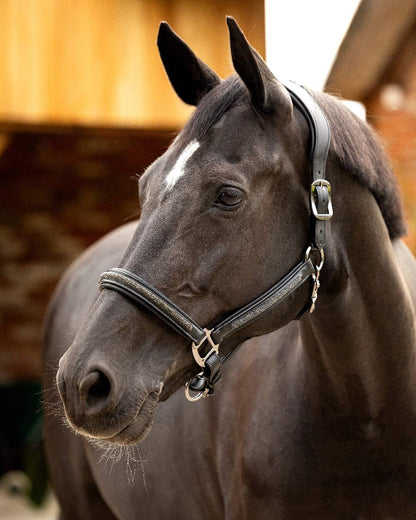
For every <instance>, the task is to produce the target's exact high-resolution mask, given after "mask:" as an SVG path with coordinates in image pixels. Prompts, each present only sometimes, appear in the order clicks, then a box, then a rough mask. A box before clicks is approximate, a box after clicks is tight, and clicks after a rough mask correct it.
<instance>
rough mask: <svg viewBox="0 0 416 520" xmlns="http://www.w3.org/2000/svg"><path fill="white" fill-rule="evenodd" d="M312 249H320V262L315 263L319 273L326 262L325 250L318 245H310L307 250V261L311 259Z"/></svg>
mask: <svg viewBox="0 0 416 520" xmlns="http://www.w3.org/2000/svg"><path fill="white" fill-rule="evenodd" d="M312 251H318V253H319V264H318V265H315V271H316V272H317V273H319V272H320V271H321V269H322V267H323V266H324V262H325V255H324V250H323V249H319V248H318V247H315V246H309V247H308V249H307V250H306V252H305V262H307V261H308V260H309V258H310V256H311V252H312Z"/></svg>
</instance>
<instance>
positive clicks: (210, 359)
mask: <svg viewBox="0 0 416 520" xmlns="http://www.w3.org/2000/svg"><path fill="white" fill-rule="evenodd" d="M286 88H287V90H288V91H289V93H290V95H291V97H292V100H293V103H294V104H295V105H296V107H297V108H298V109H299V110H300V111H301V112H302V114H303V115H304V116H305V118H306V120H307V122H308V124H309V127H310V131H311V165H312V177H313V182H312V184H311V194H310V197H311V209H312V214H313V217H314V218H313V223H314V232H313V237H312V245H311V246H310V247H308V249H307V251H306V253H305V258H304V260H303V261H302V262H300V263H298V264H297V265H296V266H295V267H294V268H293V269H292V270H291V271H290V272H289V273H287V275H286V276H285V277H283V278H282V279H281V280H279V281H278V282H277V283H275V284H274V285H273V286H272V287H270V289H268V290H267V291H265V292H264V293H262V294H261V295H260V296H258V297H257V298H255V299H254V300H252V301H251V302H249V303H248V304H246V305H244V306H243V307H241V308H240V309H239V310H237V311H236V312H234V313H233V314H231V315H230V316H228V318H226V319H225V320H223V321H222V322H221V323H219V324H218V325H216V326H215V327H214V328H212V329H210V330H207V329H205V328H203V327H201V326H200V325H198V324H197V323H196V322H195V321H194V320H193V319H192V318H191V317H190V316H188V315H187V314H186V313H185V312H184V311H183V310H182V309H180V308H179V307H178V306H177V305H175V304H174V303H173V302H172V301H171V300H169V298H167V297H166V296H165V295H164V294H162V293H161V292H159V291H158V290H157V289H155V288H154V287H153V286H152V285H150V284H149V283H148V282H146V281H145V280H142V279H141V278H140V277H138V276H137V275H135V274H133V273H131V272H130V271H127V270H125V269H120V268H114V269H110V270H109V271H106V272H105V273H103V274H102V275H101V277H100V282H99V287H100V290H102V289H111V290H113V291H116V292H118V293H120V294H122V295H123V296H125V297H126V298H128V299H129V300H130V301H132V302H134V303H136V304H138V305H140V306H143V307H145V308H147V309H148V310H150V311H151V312H153V313H154V314H155V315H156V316H158V317H159V318H160V319H162V320H163V321H165V322H166V323H167V324H168V325H169V326H170V327H172V328H173V329H174V330H175V331H176V332H178V333H179V334H181V335H182V336H184V337H185V338H186V339H188V340H189V341H191V342H192V354H193V356H194V359H195V362H196V363H197V364H198V365H199V366H200V367H201V368H202V371H201V372H200V373H199V374H197V376H196V377H194V378H193V379H192V380H191V381H190V382H188V383H187V384H186V386H185V394H186V397H187V399H188V400H190V401H198V400H199V399H201V397H207V396H208V395H211V394H213V393H214V386H215V384H216V383H217V382H218V381H219V379H220V377H221V365H222V363H223V362H224V361H225V360H226V359H227V358H228V356H229V354H228V355H227V356H226V357H225V358H223V359H221V358H220V356H219V345H220V344H221V343H223V342H224V340H226V339H227V338H228V337H229V336H231V335H233V334H235V333H236V332H237V331H239V330H241V329H243V328H244V327H246V326H247V325H249V324H251V323H252V322H254V321H255V320H257V319H258V318H260V317H261V316H263V315H265V314H266V313H268V312H270V311H271V310H275V309H276V308H278V307H279V306H280V305H281V304H282V303H283V302H284V300H285V299H286V297H287V296H289V295H290V294H292V293H293V292H294V291H296V290H297V289H298V288H299V287H301V286H302V285H303V284H304V283H305V282H306V281H307V280H308V279H309V278H310V277H311V278H312V281H313V287H312V294H311V304H310V306H309V311H310V312H313V310H314V308H315V302H316V299H317V297H318V289H319V275H320V272H321V269H322V267H323V263H324V251H323V248H324V246H325V242H326V221H327V220H329V219H330V218H331V217H332V214H333V210H332V203H331V185H330V183H329V182H328V181H327V180H325V167H326V159H327V155H328V150H329V143H330V129H329V126H328V122H327V120H326V118H325V116H324V114H323V112H322V111H321V109H320V108H319V106H318V105H317V104H316V102H315V101H314V100H313V98H312V97H311V96H310V94H309V93H308V92H307V91H306V90H305V89H304V88H303V87H300V86H299V85H297V84H295V83H290V84H288V85H286ZM315 250H316V251H318V253H319V260H318V262H317V263H314V262H313V261H312V259H311V252H312V251H315ZM191 392H193V393H191Z"/></svg>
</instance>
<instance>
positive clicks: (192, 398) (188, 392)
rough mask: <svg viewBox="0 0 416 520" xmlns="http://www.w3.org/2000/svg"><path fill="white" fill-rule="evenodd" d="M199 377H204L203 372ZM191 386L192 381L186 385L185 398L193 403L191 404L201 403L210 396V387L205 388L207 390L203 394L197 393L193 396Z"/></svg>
mask: <svg viewBox="0 0 416 520" xmlns="http://www.w3.org/2000/svg"><path fill="white" fill-rule="evenodd" d="M198 376H203V372H200V373H199V374H198V375H197V376H196V377H198ZM189 385H190V381H188V382H187V383H186V385H185V397H186V398H187V399H188V401H191V403H193V402H195V401H199V400H200V399H202V398H203V397H207V396H208V392H209V388H208V387H207V388H205V390H204V391H203V392H197V393H196V394H195V395H192V394H191V390H190V388H189Z"/></svg>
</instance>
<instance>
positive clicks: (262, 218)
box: [44, 18, 416, 520]
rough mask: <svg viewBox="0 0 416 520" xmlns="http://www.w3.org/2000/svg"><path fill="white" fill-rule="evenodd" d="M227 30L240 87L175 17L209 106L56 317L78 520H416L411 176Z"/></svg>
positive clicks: (181, 62)
mask: <svg viewBox="0 0 416 520" xmlns="http://www.w3.org/2000/svg"><path fill="white" fill-rule="evenodd" d="M227 23H228V29H229V34H230V47H231V56H232V61H233V66H234V69H235V74H234V75H232V76H231V77H229V78H228V79H226V80H223V79H221V78H219V77H218V75H217V74H216V73H215V72H214V71H213V70H212V69H211V68H210V67H208V66H207V65H206V64H205V63H204V62H203V61H202V60H200V59H199V58H198V57H197V56H196V55H195V54H194V52H193V51H192V50H191V49H190V47H189V46H188V45H187V44H186V43H185V42H184V41H183V40H182V39H181V38H180V37H179V36H178V35H177V34H176V33H174V32H173V30H172V29H171V28H170V27H169V25H168V24H167V23H165V22H162V24H161V25H160V29H159V34H158V47H159V52H160V55H161V59H162V62H163V64H164V68H165V70H166V72H167V75H168V78H169V80H170V82H171V84H172V86H173V88H174V90H175V91H176V93H177V94H178V96H179V97H180V98H181V99H182V100H183V101H184V102H185V103H188V104H190V105H193V106H196V109H195V111H194V113H193V114H192V116H191V117H190V119H189V121H188V122H187V124H186V125H185V126H184V128H183V129H182V130H181V131H180V132H179V134H178V135H177V137H176V138H175V140H174V141H173V142H172V144H171V145H170V147H169V148H168V149H167V151H166V152H165V153H164V154H163V155H162V156H161V157H159V158H158V159H157V160H156V161H155V162H154V163H153V164H152V165H150V166H149V168H148V169H147V170H146V171H145V173H144V174H143V175H142V176H141V178H140V180H139V193H140V205H141V215H140V218H139V220H138V221H137V222H132V223H129V224H125V225H124V226H122V227H121V228H119V229H117V230H115V231H113V232H111V233H110V234H109V235H107V236H105V237H104V238H102V239H101V240H100V241H99V242H97V243H96V244H95V245H93V246H92V247H91V248H89V249H88V250H87V251H86V252H85V253H84V254H83V255H82V256H81V257H80V258H79V259H78V260H77V261H76V262H75V263H74V265H73V266H72V267H70V269H69V271H68V272H67V273H66V274H65V275H64V277H63V279H62V280H61V282H60V284H59V286H58V288H57V290H56V292H55V294H54V296H53V299H52V302H51V304H50V308H49V313H48V317H47V320H46V325H45V334H44V342H45V350H44V353H45V354H44V366H45V377H44V388H45V395H44V398H45V406H46V408H47V409H53V410H55V411H56V408H57V407H59V403H61V405H62V407H63V410H64V413H63V414H61V415H59V412H57V411H56V413H57V415H58V416H59V417H60V419H59V420H58V419H56V418H55V417H54V416H52V415H51V416H48V418H47V420H46V423H45V449H46V454H47V459H48V463H49V468H50V475H51V480H52V483H53V487H54V490H55V493H56V495H57V498H58V500H59V503H60V507H61V518H62V519H71V520H74V519H75V520H77V519H88V518H94V519H96V518H100V519H103V520H104V519H122V520H130V519H138V518H140V519H141V518H143V519H157V520H164V519H176V518H183V519H190V520H196V519H198V520H202V519H210V520H212V519H221V518H224V519H227V520H232V519H239V520H241V519H250V520H254V519H256V520H262V519H270V518H279V519H284V520H291V519H296V520H298V519H308V520H315V519H316V520H317V519H319V520H325V519H331V520H334V519H340V520H346V519H350V518H351V519H373V518H377V519H378V520H382V519H392V518H398V519H414V518H415V511H416V492H415V490H416V399H415V397H416V386H415V382H416V366H415V347H416V333H415V309H416V261H415V259H414V258H413V256H412V254H411V253H410V251H409V250H408V248H407V247H406V245H405V244H404V242H403V240H402V237H403V236H404V234H405V232H406V226H405V221H404V217H403V210H402V205H401V201H400V194H399V189H398V186H397V182H396V180H395V177H394V175H393V173H392V169H391V167H390V165H389V162H388V160H387V159H386V156H385V154H384V152H383V150H382V146H381V145H380V143H379V140H378V138H377V136H376V134H375V133H374V132H373V131H372V130H371V129H370V127H369V126H368V125H367V124H366V123H364V122H362V121H361V120H360V119H358V118H357V117H356V116H354V115H353V114H352V113H351V112H350V111H349V110H348V109H347V108H345V106H344V105H343V104H342V103H341V101H340V100H338V99H337V98H336V97H333V96H330V95H328V94H325V93H317V92H313V91H310V90H307V89H303V88H302V87H299V88H297V87H293V89H292V90H291V88H290V87H288V86H285V85H283V83H282V82H280V81H279V80H278V79H277V78H276V77H275V75H274V74H273V73H272V72H271V70H270V69H269V68H268V66H267V65H266V63H265V62H264V61H263V59H262V58H261V56H260V55H259V54H258V53H257V51H256V50H255V49H254V48H253V47H252V46H251V45H250V43H249V42H248V40H247V39H246V37H245V35H244V33H243V32H242V31H241V29H240V28H239V26H238V25H237V23H236V21H235V20H234V19H233V18H227ZM300 89H302V91H303V92H305V93H306V94H305V95H304V97H305V99H309V101H307V102H306V104H308V103H309V107H311V108H310V109H305V108H304V103H303V102H301V101H299V97H302V95H303V94H302V95H301V94H299V92H300ZM311 114H312V116H311ZM314 114H315V115H314ZM317 114H318V115H317ZM319 114H320V115H319ZM308 119H309V120H308ZM316 121H318V122H316ZM325 122H326V124H327V127H328V128H327V129H326V130H325ZM316 163H319V164H318V166H319V165H320V166H319V169H318V171H317V172H316V168H315V167H316ZM323 169H326V170H325V171H326V177H325V178H324V172H323ZM315 173H316V175H317V176H318V178H315ZM319 176H320V178H319ZM115 265H117V266H118V268H115V269H114V268H113V266H115ZM294 266H295V267H294ZM103 272H104V275H102V276H101V287H100V289H101V290H100V289H99V288H98V280H99V279H100V275H101V273H103ZM318 289H319V291H318ZM253 302H254V303H253ZM259 308H261V312H260V311H259ZM241 309H242V310H241ZM311 311H313V312H311ZM230 316H231V317H232V318H231V319H230ZM161 318H163V319H161ZM237 322H238V323H237ZM218 323H220V324H221V326H220V327H218V326H217V324H218ZM200 324H202V325H200ZM231 325H232V327H231ZM237 325H238V326H237ZM226 326H230V327H231V329H232V330H231V329H230V330H229V329H227V331H228V332H227V334H225V333H224V330H225V329H226ZM201 331H202V332H201ZM219 331H221V334H222V338H220V339H222V341H221V342H219V341H217V339H218V337H217V338H216V337H215V333H217V336H218V335H219V334H218V332H219ZM178 332H179V333H178ZM200 333H201V334H200ZM221 334H220V335H221ZM186 336H189V337H186ZM225 336H226V337H225ZM190 338H191V339H192V348H191V344H190V343H191V341H190ZM58 361H59V368H58ZM225 361H226V362H225ZM51 367H56V369H57V370H56V369H55V370H54V369H51ZM201 368H202V371H201ZM55 378H56V383H55ZM184 384H186V386H185V391H186V397H188V399H186V398H185V396H184V394H183V388H182V387H183V386H184ZM212 394H213V395H212ZM58 395H59V397H58ZM193 401H197V402H193ZM62 415H63V419H62Z"/></svg>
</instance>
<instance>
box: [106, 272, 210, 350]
mask: <svg viewBox="0 0 416 520" xmlns="http://www.w3.org/2000/svg"><path fill="white" fill-rule="evenodd" d="M99 288H100V290H102V289H112V290H113V291H116V292H118V293H120V294H122V295H123V296H125V297H127V298H128V299H129V300H132V301H133V302H134V303H138V304H140V305H143V307H145V308H146V309H148V310H150V311H152V312H153V313H154V314H156V315H157V316H158V317H159V318H161V319H162V320H163V321H165V322H166V323H167V324H168V325H170V326H171V327H172V328H174V329H175V330H176V331H177V332H179V333H180V334H182V335H183V336H185V338H188V339H190V340H191V341H193V342H194V343H196V344H198V343H199V342H200V341H201V340H202V339H203V338H204V337H205V331H204V329H202V328H201V327H200V326H199V325H198V324H197V323H195V321H194V320H193V319H192V318H191V317H190V316H188V315H187V314H186V313H185V312H184V311H183V310H182V309H180V308H179V307H177V306H176V305H175V304H174V303H173V302H172V301H171V300H169V298H167V297H166V296H165V295H163V294H162V293H161V292H159V291H158V290H157V289H155V288H154V287H153V286H152V285H150V284H149V283H147V282H146V281H145V280H143V279H142V278H140V277H139V276H137V275H135V274H133V273H131V272H130V271H127V270H125V269H120V268H118V267H115V268H114V269H110V270H109V271H106V272H105V273H103V274H102V275H101V277H100V281H99Z"/></svg>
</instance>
